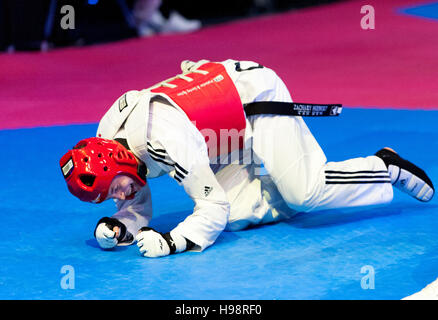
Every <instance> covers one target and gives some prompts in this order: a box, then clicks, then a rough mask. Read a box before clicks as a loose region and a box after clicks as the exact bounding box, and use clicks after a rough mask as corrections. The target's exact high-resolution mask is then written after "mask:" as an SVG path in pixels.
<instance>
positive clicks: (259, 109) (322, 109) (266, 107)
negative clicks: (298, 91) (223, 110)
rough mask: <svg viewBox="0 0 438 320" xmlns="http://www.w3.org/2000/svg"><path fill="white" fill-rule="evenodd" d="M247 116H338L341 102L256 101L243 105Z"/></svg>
mask: <svg viewBox="0 0 438 320" xmlns="http://www.w3.org/2000/svg"><path fill="white" fill-rule="evenodd" d="M243 109H244V110H245V114H246V116H247V117H249V116H253V115H257V114H274V115H284V116H301V117H329V116H338V115H339V114H340V113H341V111H342V104H314V103H299V102H278V101H258V102H251V103H247V104H244V105H243Z"/></svg>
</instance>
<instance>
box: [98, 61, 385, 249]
mask: <svg viewBox="0 0 438 320" xmlns="http://www.w3.org/2000/svg"><path fill="white" fill-rule="evenodd" d="M204 62H206V61H205V60H201V61H199V62H197V63H194V62H190V61H185V62H183V63H182V64H181V67H182V71H183V74H185V73H187V72H189V71H193V70H196V68H197V67H199V66H200V65H202V64H203V63H204ZM236 62H237V61H235V60H226V61H224V62H221V64H222V65H223V66H224V67H225V69H226V71H227V73H228V75H229V76H230V77H231V79H232V81H233V82H234V84H235V86H236V88H237V91H238V94H239V96H240V98H241V101H242V103H243V104H246V103H250V102H255V101H281V102H292V99H291V96H290V93H289V91H288V89H287V88H286V86H285V84H284V83H283V81H282V80H281V79H280V78H279V77H278V76H277V75H276V73H275V72H274V71H273V70H271V69H269V68H266V67H260V65H259V64H258V63H255V62H250V61H240V62H239V63H240V69H239V70H236V69H237V68H236ZM257 66H259V67H257ZM124 112H126V114H125V115H123V113H124ZM127 114H129V115H127ZM126 115H127V116H126ZM98 136H100V137H102V138H107V139H114V138H125V139H127V142H128V145H129V146H130V149H131V151H132V152H134V154H135V155H136V156H137V157H138V158H139V159H141V161H143V162H144V163H145V164H146V166H147V168H148V173H147V178H154V177H158V176H161V175H163V174H166V173H167V174H169V175H170V176H171V177H172V178H174V179H175V180H176V181H177V183H178V184H180V185H181V186H183V187H184V189H185V191H186V192H187V194H188V195H189V196H190V197H191V198H192V199H193V201H194V203H195V206H194V210H193V213H192V214H191V215H189V216H188V217H187V218H186V219H185V220H184V221H182V222H180V223H179V224H178V226H177V227H176V228H175V229H174V230H173V231H172V232H177V233H178V234H180V235H182V236H183V237H185V238H187V239H189V240H191V241H192V242H194V243H195V244H196V245H197V246H199V249H200V250H203V249H205V248H207V247H208V246H210V245H211V244H213V243H214V241H215V240H216V238H217V237H218V235H219V234H220V233H221V232H222V231H223V230H224V229H226V230H239V229H243V228H245V227H248V226H250V225H254V224H260V223H268V222H273V221H278V220H281V219H285V218H289V217H291V216H293V215H294V214H295V213H297V212H307V211H312V210H321V209H330V208H344V207H354V206H366V205H377V204H384V203H388V202H390V201H391V200H392V198H393V189H392V185H391V183H390V178H389V175H388V173H387V169H386V166H385V164H384V162H383V161H382V160H381V159H380V158H378V157H376V156H369V157H366V158H355V159H351V160H347V161H342V162H327V159H326V157H325V155H324V153H323V151H322V150H321V148H320V146H319V145H318V143H317V141H316V140H315V138H314V137H313V135H312V134H311V132H310V131H309V129H308V127H307V126H306V124H305V122H304V120H303V119H302V118H301V117H297V116H282V115H254V116H250V117H247V118H246V129H245V137H244V141H245V149H244V150H243V151H242V150H241V151H238V152H237V156H236V157H235V159H233V160H234V161H232V163H230V162H231V161H229V160H230V158H233V157H232V156H229V157H228V159H227V160H226V161H224V159H223V158H222V159H221V160H220V161H218V159H209V157H208V152H207V145H206V142H205V138H204V137H203V135H202V134H201V133H200V131H199V130H198V129H197V128H196V127H195V125H194V124H193V123H192V122H191V121H190V120H189V118H188V117H187V116H186V114H185V113H184V112H182V111H181V110H180V109H179V108H178V107H177V106H175V103H174V102H172V101H169V100H166V99H165V98H163V97H162V96H159V95H156V94H154V93H152V92H150V89H145V90H142V91H129V92H127V93H126V94H124V95H123V96H122V97H120V98H119V99H118V100H117V101H116V102H115V103H114V104H113V106H112V107H111V108H110V109H109V111H108V112H107V113H106V114H105V116H104V117H103V118H102V120H101V122H100V124H99V128H98ZM232 155H233V154H232ZM234 155H236V154H234ZM261 164H263V165H264V168H265V170H266V172H267V174H265V175H260V166H261ZM169 196H171V195H169ZM116 205H117V208H118V212H117V213H116V214H114V215H113V218H116V219H119V220H120V221H121V222H122V223H124V224H125V225H126V227H127V229H128V231H129V232H130V233H132V234H133V235H136V234H137V231H138V229H140V228H141V227H143V226H147V225H148V224H149V222H150V220H151V218H152V206H151V195H150V190H149V187H148V185H147V184H146V186H144V187H143V188H142V190H141V191H140V192H138V193H137V194H136V196H135V198H134V199H132V200H123V201H116Z"/></svg>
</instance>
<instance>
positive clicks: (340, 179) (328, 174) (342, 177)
mask: <svg viewBox="0 0 438 320" xmlns="http://www.w3.org/2000/svg"><path fill="white" fill-rule="evenodd" d="M325 179H326V182H325V183H326V184H363V183H391V179H390V177H389V174H388V171H386V170H379V171H335V170H326V171H325Z"/></svg>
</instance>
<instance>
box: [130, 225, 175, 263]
mask: <svg viewBox="0 0 438 320" xmlns="http://www.w3.org/2000/svg"><path fill="white" fill-rule="evenodd" d="M135 240H137V246H138V247H139V248H140V253H141V255H142V256H145V257H148V258H157V257H163V256H167V255H169V254H170V253H171V252H170V251H171V249H170V247H169V244H168V242H167V240H166V239H165V238H164V235H163V234H161V233H159V232H157V231H155V230H154V229H152V228H149V227H143V228H141V229H140V230H139V231H138V234H137V236H136V237H135Z"/></svg>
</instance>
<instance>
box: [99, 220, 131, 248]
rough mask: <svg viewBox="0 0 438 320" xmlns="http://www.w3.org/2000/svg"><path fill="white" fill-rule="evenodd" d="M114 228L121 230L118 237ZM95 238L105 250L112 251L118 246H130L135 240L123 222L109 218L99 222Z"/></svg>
mask: <svg viewBox="0 0 438 320" xmlns="http://www.w3.org/2000/svg"><path fill="white" fill-rule="evenodd" d="M114 227H118V228H119V231H118V233H119V234H118V235H117V234H116V232H114V231H113V230H114ZM94 236H95V237H96V240H97V242H98V243H99V245H100V246H101V247H102V248H103V249H110V248H113V247H115V246H116V245H118V244H130V243H132V240H133V238H134V237H133V235H132V234H131V233H130V232H128V230H127V229H126V226H125V225H124V224H123V223H122V222H120V221H119V220H117V219H115V218H108V217H103V218H102V219H100V220H99V222H97V226H96V229H95V230H94Z"/></svg>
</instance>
